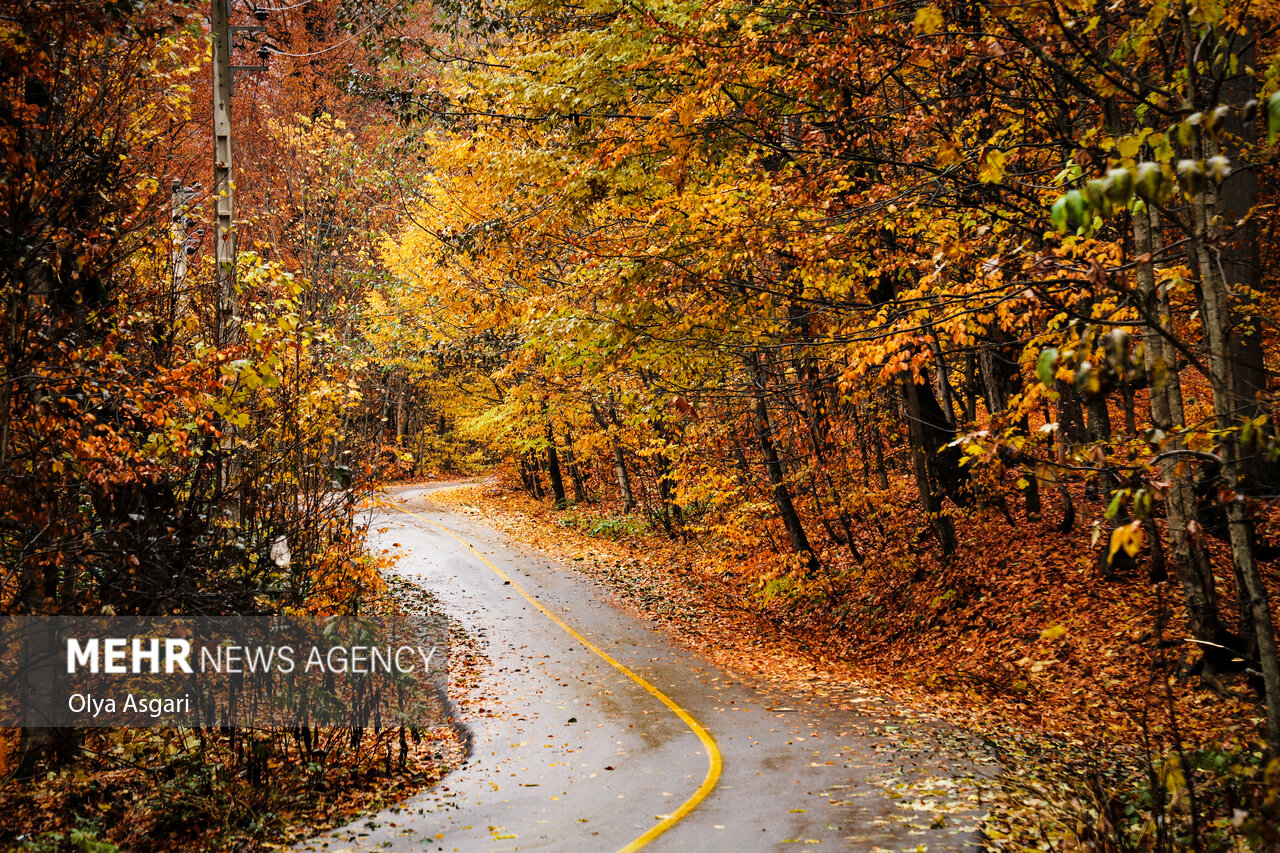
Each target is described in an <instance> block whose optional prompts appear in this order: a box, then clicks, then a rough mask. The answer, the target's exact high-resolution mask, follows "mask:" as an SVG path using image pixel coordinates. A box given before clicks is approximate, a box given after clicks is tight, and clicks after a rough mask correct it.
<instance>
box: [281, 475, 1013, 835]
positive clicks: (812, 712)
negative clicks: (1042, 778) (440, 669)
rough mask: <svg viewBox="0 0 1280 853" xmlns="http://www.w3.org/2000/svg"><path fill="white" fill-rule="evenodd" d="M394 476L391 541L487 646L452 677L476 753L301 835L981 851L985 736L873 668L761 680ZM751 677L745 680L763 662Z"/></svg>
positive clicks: (387, 520) (407, 566) (386, 522)
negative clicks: (951, 722)
mask: <svg viewBox="0 0 1280 853" xmlns="http://www.w3.org/2000/svg"><path fill="white" fill-rule="evenodd" d="M433 488H435V487H426V488H423V487H414V488H405V489H400V490H397V491H395V492H394V493H393V494H392V495H391V496H390V497H389V499H388V502H387V505H386V506H385V507H384V509H383V510H382V511H380V512H379V513H378V514H377V517H376V518H375V519H374V523H373V525H372V527H373V529H381V530H382V532H381V533H378V534H374V535H373V537H372V538H373V540H374V542H373V544H375V545H378V546H383V547H389V546H392V545H393V544H394V545H398V546H399V548H400V550H402V551H403V552H404V556H403V557H402V558H401V559H400V561H399V564H398V566H397V572H399V573H400V574H401V575H403V576H404V577H405V578H406V579H408V580H409V581H410V582H412V583H416V584H418V585H420V586H422V587H423V588H425V589H426V590H428V591H429V592H430V593H431V594H432V595H433V596H434V597H435V598H436V599H437V600H438V601H439V602H440V603H441V605H442V606H443V607H444V608H445V609H446V611H447V612H448V614H449V616H450V617H451V618H453V619H455V620H457V621H458V622H459V623H460V624H461V626H462V628H463V629H464V630H465V631H466V632H467V633H468V634H469V635H470V636H471V637H472V638H473V639H474V640H475V642H476V643H478V645H479V647H480V649H481V650H482V652H483V655H484V656H485V658H486V661H485V664H484V667H483V669H482V671H481V672H480V673H479V676H478V678H477V679H476V683H474V684H471V685H469V686H467V687H466V688H465V689H460V688H458V687H456V686H453V685H451V687H450V693H451V695H452V697H453V699H454V701H455V702H457V703H458V705H459V706H460V711H461V717H462V721H463V723H464V724H465V725H466V726H467V728H468V729H469V730H470V731H471V732H472V734H473V749H472V753H471V756H470V758H469V760H468V761H467V762H466V763H464V764H463V766H462V767H460V768H458V769H456V770H454V771H453V772H452V773H450V774H449V775H448V776H447V777H446V778H445V779H444V780H443V782H441V783H440V784H439V785H437V786H436V787H434V788H432V789H430V790H428V791H425V792H423V793H421V794H418V795H416V796H414V797H412V798H410V799H408V800H406V801H404V802H402V803H401V804H400V805H399V806H397V807H396V808H393V809H389V810H387V811H384V812H382V813H380V814H377V815H374V816H372V817H366V818H363V819H361V820H359V821H356V822H354V823H352V824H349V825H348V826H345V827H341V828H338V829H335V830H333V831H331V832H329V833H326V834H324V835H320V836H318V837H316V838H313V839H310V840H309V841H307V842H306V843H304V844H301V845H299V846H298V847H297V848H295V849H297V850H300V851H329V853H336V851H344V850H352V851H355V850H406V851H408V850H414V851H417V850H424V851H425V850H444V851H506V850H548V851H632V850H639V849H641V848H643V849H645V850H646V851H655V852H656V851H663V850H670V851H676V850H680V851H704V850H705V851H733V852H734V853H738V851H757V850H789V849H794V848H795V845H821V846H820V847H818V849H854V850H919V849H927V850H929V851H937V850H962V849H969V848H971V847H973V846H974V845H975V843H976V839H977V824H978V823H979V821H980V817H981V814H982V812H983V808H982V806H981V805H980V803H979V802H977V794H976V793H975V792H976V787H975V786H974V785H973V784H972V780H973V777H975V776H981V775H983V774H989V773H990V772H991V768H990V766H989V765H988V763H986V762H984V760H983V757H982V754H981V750H980V749H978V748H976V746H975V742H974V741H972V740H971V739H968V738H966V737H965V736H964V735H963V734H961V733H959V732H957V731H955V730H953V729H950V728H949V727H947V726H945V725H943V724H941V723H938V722H936V721H929V720H919V719H915V718H912V717H910V716H908V715H904V714H899V713H895V712H894V710H893V708H892V706H891V704H890V703H888V702H886V701H885V700H883V699H881V698H879V697H877V696H875V695H873V694H869V693H865V692H863V691H860V690H859V689H857V688H855V687H849V688H847V689H844V690H839V691H837V693H836V696H835V698H831V697H825V698H822V699H820V700H819V699H817V698H814V697H812V696H809V695H807V694H805V693H800V692H791V691H787V690H782V689H779V688H778V687H777V686H775V685H771V684H768V683H765V682H760V683H756V682H754V681H753V680H751V679H745V677H744V676H742V675H740V674H736V673H733V672H729V671H725V670H722V669H719V668H717V667H715V666H713V665H712V664H710V663H709V662H707V661H706V660H704V659H703V658H702V657H700V656H699V655H697V654H696V653H693V652H690V651H689V650H687V649H684V648H681V647H679V646H678V645H676V644H675V643H674V642H672V641H671V640H669V639H667V638H666V637H664V636H663V635H661V634H660V633H658V632H657V631H655V630H654V627H653V625H651V624H649V623H648V622H646V621H644V620H642V619H640V618H637V617H636V616H633V615H631V614H630V613H628V612H626V611H624V610H622V609H621V608H619V607H618V606H617V605H615V604H614V603H612V602H611V601H610V598H609V595H608V591H607V590H606V589H604V588H602V587H600V586H599V585H597V584H595V583H594V582H592V581H591V580H589V579H588V578H586V577H585V576H584V575H583V574H582V573H580V572H577V571H575V570H573V569H571V568H568V567H565V566H563V565H561V564H558V563H556V562H553V561H551V560H549V559H547V558H546V557H544V556H542V555H539V554H536V553H534V552H532V551H530V550H528V549H525V548H522V547H520V546H517V545H513V544H511V543H509V542H507V541H506V540H505V539H504V537H503V536H502V535H501V534H498V533H496V532H495V531H493V530H491V529H489V528H486V527H484V526H482V525H481V524H479V523H477V522H476V521H474V520H472V519H469V518H467V517H466V516H463V515H461V514H457V513H451V512H447V511H445V510H444V509H442V508H441V507H439V506H437V505H434V504H432V503H431V501H430V496H429V492H430V491H432V490H433ZM744 679H745V680H744Z"/></svg>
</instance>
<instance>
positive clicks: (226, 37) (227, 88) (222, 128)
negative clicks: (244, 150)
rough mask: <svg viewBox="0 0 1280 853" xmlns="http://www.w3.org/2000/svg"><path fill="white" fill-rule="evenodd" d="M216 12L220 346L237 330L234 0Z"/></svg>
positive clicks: (216, 6) (218, 3)
mask: <svg viewBox="0 0 1280 853" xmlns="http://www.w3.org/2000/svg"><path fill="white" fill-rule="evenodd" d="M212 2H213V10H212V11H213V14H212V16H211V18H210V20H211V22H212V29H213V203H214V210H215V214H214V260H215V262H216V265H217V270H218V273H217V294H216V297H215V298H216V300H217V301H216V303H215V323H216V332H215V336H216V337H215V339H216V342H217V345H218V346H219V347H225V346H227V345H228V344H230V343H231V342H232V340H233V339H234V338H235V334H236V310H237V305H236V301H237V300H236V242H235V230H234V229H235V226H234V224H233V222H232V217H233V216H234V214H235V201H234V197H233V193H234V189H235V187H234V184H233V178H232V173H231V20H230V19H231V0H212Z"/></svg>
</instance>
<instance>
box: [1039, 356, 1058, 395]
mask: <svg viewBox="0 0 1280 853" xmlns="http://www.w3.org/2000/svg"><path fill="white" fill-rule="evenodd" d="M1057 371H1058V350H1057V348H1056V347H1045V348H1044V349H1042V350H1040V357H1039V358H1037V359H1036V376H1037V377H1038V378H1039V380H1040V384H1042V385H1044V386H1045V387H1046V388H1052V387H1053V380H1054V376H1055V375H1056V374H1057Z"/></svg>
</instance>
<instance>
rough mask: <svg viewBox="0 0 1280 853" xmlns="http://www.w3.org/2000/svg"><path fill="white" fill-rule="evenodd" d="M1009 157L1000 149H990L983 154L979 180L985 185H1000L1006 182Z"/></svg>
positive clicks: (979, 168) (979, 167)
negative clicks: (1005, 176) (1005, 173)
mask: <svg viewBox="0 0 1280 853" xmlns="http://www.w3.org/2000/svg"><path fill="white" fill-rule="evenodd" d="M1006 160H1007V155H1006V154H1005V153H1004V152H1003V151H1001V150H1000V149H998V148H988V149H987V150H986V151H984V152H983V153H982V160H981V165H979V166H978V180H980V181H982V183H984V184H998V183H1000V182H1001V181H1003V180H1004V172H1005V163H1006Z"/></svg>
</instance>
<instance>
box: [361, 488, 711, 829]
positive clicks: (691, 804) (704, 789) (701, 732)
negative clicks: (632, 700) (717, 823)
mask: <svg viewBox="0 0 1280 853" xmlns="http://www.w3.org/2000/svg"><path fill="white" fill-rule="evenodd" d="M379 503H380V505H381V506H383V507H385V508H387V509H395V510H399V511H400V512H403V513H404V514H405V515H412V516H413V517H414V518H417V519H418V520H419V521H424V522H426V523H427V524H430V525H432V526H433V527H438V528H440V530H443V531H444V532H445V533H447V534H448V535H449V536H451V537H453V538H454V539H456V540H457V541H458V543H459V544H461V545H462V547H464V548H466V549H467V551H469V552H470V553H471V555H472V556H474V557H475V558H476V559H477V560H479V561H480V562H481V563H484V564H485V565H486V566H488V567H489V568H490V569H491V570H493V572H494V573H496V574H497V575H498V577H500V578H502V580H503V581H505V582H506V583H508V584H510V585H511V588H512V589H514V590H515V591H516V592H518V593H520V595H522V596H524V599H525V600H526V601H528V602H529V603H530V604H532V605H533V606H534V607H536V608H537V609H538V610H539V611H540V612H541V613H542V615H543V616H546V617H547V618H548V619H550V620H551V621H552V622H554V623H555V624H556V625H557V626H558V627H559V628H560V629H561V630H562V631H564V632H565V633H566V634H568V635H569V636H570V637H573V638H574V639H575V640H577V641H578V642H579V643H581V644H582V645H583V646H585V647H586V648H587V649H588V650H589V651H590V652H591V653H592V654H595V655H597V656H598V657H600V659H601V660H603V661H604V662H605V663H607V664H609V666H611V667H613V668H614V669H616V670H617V671H618V672H620V673H622V674H623V675H625V676H626V677H627V678H629V679H631V680H632V681H634V682H635V683H636V684H638V685H640V686H641V687H643V688H644V689H645V690H646V691H648V692H649V693H651V694H652V695H653V696H654V697H655V698H657V700H658V701H659V702H661V703H662V704H663V705H666V706H667V707H668V708H670V709H671V711H672V713H674V714H675V715H676V716H677V717H679V718H680V720H681V722H683V723H684V724H685V725H686V726H688V727H689V728H690V730H692V731H693V733H694V734H695V735H697V736H698V740H700V741H702V745H703V746H704V747H706V749H707V775H706V776H705V777H703V779H702V784H701V785H699V786H698V789H697V790H696V791H694V792H693V795H692V796H691V797H689V799H687V800H685V801H684V802H683V803H681V804H680V807H679V808H677V809H676V810H675V811H673V812H672V813H671V814H669V815H668V816H667V817H666V818H664V819H663V820H662V821H661V822H660V823H657V824H655V825H654V826H652V827H651V828H650V829H649V831H648V832H645V833H644V834H643V835H641V836H640V837H639V838H636V839H635V840H634V841H632V842H631V843H630V844H627V845H626V846H625V847H623V848H622V849H621V850H619V851H618V853H634V851H636V850H640V849H642V848H643V847H645V845H647V844H648V843H649V842H651V841H653V840H654V839H655V838H657V837H658V836H660V835H662V834H663V833H664V832H666V831H667V830H668V829H670V828H671V827H673V826H675V825H676V824H677V823H679V822H680V821H681V820H683V819H684V817H685V816H686V815H688V814H689V813H690V812H692V811H693V810H694V809H696V808H697V807H698V805H699V804H700V803H701V802H702V801H703V800H705V799H706V798H707V796H708V795H709V794H710V793H711V791H712V790H713V789H714V788H715V786H716V782H717V781H719V779H720V770H721V768H722V766H723V759H722V758H721V756H720V748H719V747H717V746H716V740H715V738H714V737H712V736H711V732H709V731H708V730H707V727H706V726H704V725H702V723H700V722H698V720H697V719H696V718H695V717H694V716H693V715H692V714H690V713H689V712H688V711H686V710H685V709H684V708H683V707H681V706H680V705H679V704H677V703H676V701H675V700H673V699H672V698H671V697H670V696H668V695H667V694H665V693H663V692H662V691H661V690H659V689H658V688H657V687H654V686H653V685H652V684H651V683H649V681H647V680H646V679H645V678H644V677H643V676H641V675H640V674H639V673H637V672H636V671H635V670H633V669H631V668H630V667H629V666H627V665H626V664H624V663H622V662H621V661H618V660H617V659H615V658H614V657H613V656H612V655H610V654H609V653H608V652H606V651H605V650H604V649H602V648H600V647H599V646H597V645H596V644H595V643H593V642H591V641H590V640H588V639H587V638H586V637H584V636H582V634H580V633H579V632H578V631H576V630H574V629H573V628H572V627H571V626H570V625H569V624H568V623H566V622H565V621H564V620H563V619H561V618H560V617H559V616H557V615H556V614H554V613H552V612H551V611H550V610H548V609H547V608H546V607H544V606H543V605H542V603H541V602H539V601H538V600H537V599H536V598H534V597H533V596H532V595H530V594H529V593H527V592H525V590H524V588H523V587H521V586H520V584H518V583H516V582H515V580H514V579H512V578H511V576H510V575H508V574H507V573H506V572H504V571H503V570H502V569H500V568H498V567H497V566H495V565H494V564H493V563H492V562H490V561H489V560H488V558H486V557H485V556H484V555H483V554H481V553H480V552H479V551H477V550H476V549H475V548H472V547H471V545H470V543H468V542H467V541H466V540H465V539H463V538H462V537H461V536H459V535H458V534H456V533H454V532H453V531H452V530H450V529H449V528H448V527H445V526H444V525H443V524H441V523H439V522H438V521H433V520H432V519H430V518H427V517H426V516H424V515H422V514H420V513H416V512H413V511H412V510H408V509H405V508H404V507H399V506H396V505H395V504H391V503H387V502H385V501H381V502H379Z"/></svg>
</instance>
